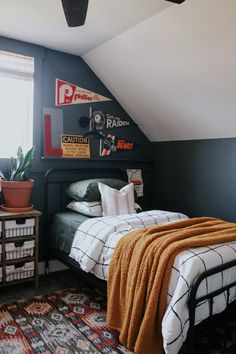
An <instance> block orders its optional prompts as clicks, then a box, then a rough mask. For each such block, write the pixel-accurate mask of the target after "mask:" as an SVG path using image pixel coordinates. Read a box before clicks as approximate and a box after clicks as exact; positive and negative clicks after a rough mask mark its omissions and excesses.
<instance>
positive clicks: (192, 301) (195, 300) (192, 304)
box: [44, 168, 236, 354]
mask: <svg viewBox="0 0 236 354" xmlns="http://www.w3.org/2000/svg"><path fill="white" fill-rule="evenodd" d="M112 170H113V172H114V171H116V172H117V173H118V174H119V175H120V178H124V177H125V172H124V170H122V169H114V168H113V169H112ZM80 171H81V169H67V170H65V169H51V170H48V171H47V172H46V173H45V176H44V187H45V188H44V208H45V235H47V233H48V226H49V210H48V197H49V193H48V186H49V185H50V184H55V183H56V184H59V185H60V194H62V193H63V191H62V188H61V185H62V184H63V183H64V184H65V183H71V182H73V181H74V180H73V179H65V180H58V181H50V176H51V174H53V173H65V172H68V173H71V174H73V173H75V174H78V173H79V172H80ZM86 171H90V172H93V173H94V172H96V171H97V172H98V173H99V174H100V173H101V171H103V172H105V171H108V172H110V171H111V169H88V168H86ZM91 178H92V177H91ZM60 200H61V196H60ZM60 207H61V205H60ZM51 251H52V254H53V255H54V256H55V257H56V258H57V259H58V260H59V261H61V262H62V263H64V264H65V265H67V266H69V267H70V268H72V269H73V270H75V271H76V272H77V273H79V275H80V276H81V277H82V278H84V279H85V280H88V281H89V282H92V283H95V284H96V285H98V286H99V287H100V288H102V289H104V290H105V289H106V282H105V281H103V280H100V279H98V278H96V277H95V276H94V275H92V274H89V273H85V272H84V271H83V270H81V268H80V267H79V265H78V264H77V263H76V262H75V261H74V260H73V259H70V258H69V257H68V255H67V254H64V253H63V252H62V251H58V250H51ZM232 267H236V258H235V260H233V261H230V262H227V263H224V264H222V265H220V266H217V267H214V268H212V269H210V270H208V271H205V272H203V273H202V274H201V275H200V276H199V277H198V278H197V280H196V282H195V283H194V285H193V287H192V289H191V292H190V297H189V301H188V307H189V330H188V337H187V341H186V344H187V348H188V353H189V354H196V351H195V348H194V329H195V311H196V307H197V305H198V304H199V303H201V302H203V301H206V300H207V301H209V306H210V316H209V317H213V316H214V313H213V306H214V298H215V297H216V296H217V295H219V294H221V293H224V292H226V299H227V305H226V308H227V306H228V305H229V297H230V289H232V288H233V287H235V286H236V281H233V282H232V283H230V284H228V285H226V286H224V287H222V288H219V289H217V290H214V291H212V292H210V293H208V294H207V295H204V296H201V297H197V292H198V289H199V286H200V285H201V283H202V282H203V281H204V280H205V279H207V278H208V277H210V276H212V275H215V274H217V273H220V272H223V271H224V270H227V269H229V268H232ZM45 269H46V274H48V272H49V254H47V258H46V267H45Z"/></svg>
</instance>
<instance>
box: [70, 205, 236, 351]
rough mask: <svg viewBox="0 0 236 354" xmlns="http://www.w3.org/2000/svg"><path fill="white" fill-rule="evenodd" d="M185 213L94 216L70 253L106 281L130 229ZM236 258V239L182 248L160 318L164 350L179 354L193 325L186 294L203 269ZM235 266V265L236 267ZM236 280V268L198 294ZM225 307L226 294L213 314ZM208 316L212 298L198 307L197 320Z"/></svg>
mask: <svg viewBox="0 0 236 354" xmlns="http://www.w3.org/2000/svg"><path fill="white" fill-rule="evenodd" d="M186 218H187V216H186V215H184V214H181V213H173V212H167V211H161V210H151V211H148V212H142V213H139V214H130V215H119V216H115V217H114V216H112V217H111V216H109V217H101V218H91V219H88V220H86V221H85V222H83V223H82V224H81V225H80V226H79V228H78V230H77V231H76V233H75V237H74V241H73V244H72V248H71V253H70V257H72V258H73V259H75V260H76V261H77V262H79V264H80V267H81V269H83V270H84V271H86V272H91V273H93V274H95V275H96V276H97V277H99V278H101V279H105V280H108V267H109V264H110V261H111V257H112V254H113V252H114V249H115V247H116V245H117V243H118V241H119V240H120V239H121V238H122V237H123V236H124V235H125V234H127V233H128V232H131V231H132V230H135V229H137V228H143V227H148V226H151V225H155V224H156V225H162V224H166V223H170V222H175V221H179V220H182V219H186ZM235 258H236V242H232V243H228V244H223V245H214V246H211V247H200V248H196V249H189V250H186V251H184V252H181V253H180V254H179V255H178V256H177V257H176V259H175V262H174V264H173V268H172V274H171V279H170V283H169V290H168V296H167V309H166V313H165V316H164V318H163V322H162V335H163V345H164V350H165V353H167V354H177V353H178V351H179V349H180V348H181V346H182V344H183V342H184V341H185V340H186V337H187V331H188V328H189V314H188V304H187V302H188V298H189V294H190V290H191V286H192V284H193V283H194V281H195V280H196V278H197V277H198V276H199V275H200V274H201V273H202V272H204V271H205V270H208V269H210V268H212V267H215V266H217V265H221V264H222V263H225V262H228V261H230V260H233V259H235ZM235 268H236V267H235ZM232 280H234V281H236V269H232V268H231V269H230V270H227V271H224V273H219V274H218V275H215V276H214V277H211V278H210V279H208V280H207V281H204V282H203V283H202V285H201V287H200V289H199V293H198V295H199V296H200V295H201V296H202V295H205V294H207V293H208V292H210V291H212V290H213V289H216V288H221V287H222V286H223V285H226V284H228V283H230V282H231V281H232ZM235 298H236V288H233V289H231V292H230V301H232V300H233V299H235ZM225 307H226V295H225V294H221V295H219V296H218V297H217V298H215V300H214V313H218V312H221V311H223V310H224V309H225ZM208 315H209V305H208V302H207V301H205V302H204V303H202V304H200V306H198V307H197V310H196V323H199V322H200V321H202V320H203V319H205V318H207V317H208Z"/></svg>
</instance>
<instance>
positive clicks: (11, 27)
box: [0, 0, 171, 55]
mask: <svg viewBox="0 0 236 354" xmlns="http://www.w3.org/2000/svg"><path fill="white" fill-rule="evenodd" d="M170 4H171V3H169V2H167V1H165V0H89V7H88V13H87V19H86V23H85V25H84V26H82V27H74V28H73V27H71V28H69V27H67V24H66V20H65V17H64V13H63V9H62V5H61V0H0V35H1V36H4V37H9V38H14V39H19V40H23V41H26V42H30V43H36V44H39V45H42V46H44V47H47V48H52V49H56V50H59V51H63V52H67V53H71V54H76V55H82V54H84V53H86V52H87V51H89V50H91V49H93V48H95V47H97V46H98V45H100V44H102V43H104V42H106V41H108V40H109V39H111V38H113V37H115V36H117V35H118V34H120V33H122V32H124V31H126V30H128V29H129V28H131V27H133V26H135V25H136V24H138V23H140V22H142V21H144V20H145V19H147V18H149V17H150V16H153V15H154V14H156V13H157V12H159V11H161V10H163V9H165V8H167V7H168V6H170Z"/></svg>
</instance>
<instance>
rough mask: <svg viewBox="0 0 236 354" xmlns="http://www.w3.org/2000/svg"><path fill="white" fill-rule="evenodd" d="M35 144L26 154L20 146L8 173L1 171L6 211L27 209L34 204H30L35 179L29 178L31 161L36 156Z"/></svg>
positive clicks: (0, 176) (12, 158) (3, 206)
mask: <svg viewBox="0 0 236 354" xmlns="http://www.w3.org/2000/svg"><path fill="white" fill-rule="evenodd" d="M34 152H35V147H34V146H33V147H32V148H31V149H30V150H28V151H27V153H26V154H25V155H24V154H23V151H22V148H21V147H20V146H19V147H18V150H17V155H16V157H11V159H10V164H9V171H8V175H7V176H5V175H4V174H3V173H2V172H1V171H0V178H1V179H2V181H1V187H2V192H3V196H4V199H5V204H4V205H2V206H1V207H2V209H3V210H6V211H27V210H30V209H32V207H33V206H31V205H30V204H29V202H30V196H31V192H32V188H33V185H34V180H32V179H28V173H29V169H30V166H31V162H32V160H33V157H34Z"/></svg>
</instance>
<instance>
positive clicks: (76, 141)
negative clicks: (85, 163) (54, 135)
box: [61, 134, 90, 159]
mask: <svg viewBox="0 0 236 354" xmlns="http://www.w3.org/2000/svg"><path fill="white" fill-rule="evenodd" d="M61 149H62V157H66V158H76V159H81V158H85V159H89V158H90V146H89V139H88V138H84V137H83V136H81V135H67V134H63V135H62V136H61Z"/></svg>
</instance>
